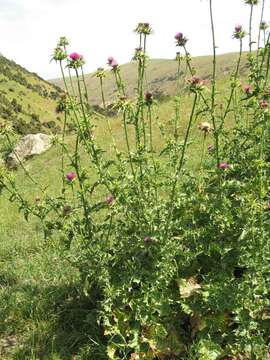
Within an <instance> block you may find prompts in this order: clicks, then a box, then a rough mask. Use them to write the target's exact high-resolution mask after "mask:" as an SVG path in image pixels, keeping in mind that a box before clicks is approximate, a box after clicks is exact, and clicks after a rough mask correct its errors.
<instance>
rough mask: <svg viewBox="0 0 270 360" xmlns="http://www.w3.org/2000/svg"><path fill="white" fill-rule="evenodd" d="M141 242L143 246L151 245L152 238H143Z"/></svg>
mask: <svg viewBox="0 0 270 360" xmlns="http://www.w3.org/2000/svg"><path fill="white" fill-rule="evenodd" d="M143 241H144V243H145V244H151V243H152V242H153V238H152V237H151V236H145V238H144V239H143Z"/></svg>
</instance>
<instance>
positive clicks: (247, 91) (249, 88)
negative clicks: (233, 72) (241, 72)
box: [243, 84, 253, 95]
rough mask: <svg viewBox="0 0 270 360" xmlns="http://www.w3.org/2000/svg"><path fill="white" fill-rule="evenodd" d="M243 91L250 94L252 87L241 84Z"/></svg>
mask: <svg viewBox="0 0 270 360" xmlns="http://www.w3.org/2000/svg"><path fill="white" fill-rule="evenodd" d="M243 91H244V93H246V94H247V95H251V94H252V92H253V91H252V87H251V85H249V84H247V85H244V86H243Z"/></svg>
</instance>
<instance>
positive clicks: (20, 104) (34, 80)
mask: <svg viewBox="0 0 270 360" xmlns="http://www.w3.org/2000/svg"><path fill="white" fill-rule="evenodd" d="M60 92H61V89H60V88H58V87H57V86H55V85H53V84H51V83H49V82H47V81H45V80H43V79H42V78H40V77H39V76H38V75H37V74H34V73H31V72H29V71H27V70H26V69H24V68H23V67H21V66H20V65H18V64H16V63H15V62H14V61H11V60H8V59H7V58H5V57H4V56H2V55H0V122H7V123H9V124H12V125H13V127H14V129H15V131H16V132H17V133H19V134H27V133H30V132H39V131H42V132H46V131H49V129H52V130H53V129H54V128H55V127H57V125H58V123H59V121H60V118H59V117H58V119H57V118H56V113H55V107H56V100H57V98H58V97H59V94H60Z"/></svg>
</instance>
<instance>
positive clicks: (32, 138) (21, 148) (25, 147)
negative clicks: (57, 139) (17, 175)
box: [6, 133, 52, 169]
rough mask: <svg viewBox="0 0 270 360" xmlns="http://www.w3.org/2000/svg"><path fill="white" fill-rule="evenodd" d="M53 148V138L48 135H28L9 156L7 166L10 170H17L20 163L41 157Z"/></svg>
mask: <svg viewBox="0 0 270 360" xmlns="http://www.w3.org/2000/svg"><path fill="white" fill-rule="evenodd" d="M51 146H52V143H51V136H49V135H46V134H41V133H39V134H28V135H26V136H24V137H22V138H21V140H20V141H19V143H18V144H17V145H16V146H15V148H14V150H13V151H12V152H11V153H10V154H9V155H8V157H7V159H6V165H7V167H8V168H10V169H16V168H17V167H18V164H19V163H20V162H23V161H24V160H26V159H28V158H30V157H32V156H33V155H39V154H41V153H43V152H44V151H46V150H48V149H49V148H50V147H51Z"/></svg>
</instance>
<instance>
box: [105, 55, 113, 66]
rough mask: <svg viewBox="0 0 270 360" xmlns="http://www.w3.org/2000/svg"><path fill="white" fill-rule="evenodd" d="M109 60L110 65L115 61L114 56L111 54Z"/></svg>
mask: <svg viewBox="0 0 270 360" xmlns="http://www.w3.org/2000/svg"><path fill="white" fill-rule="evenodd" d="M107 61H108V65H111V63H112V62H113V61H114V58H113V57H112V56H109V57H108V59H107Z"/></svg>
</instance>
